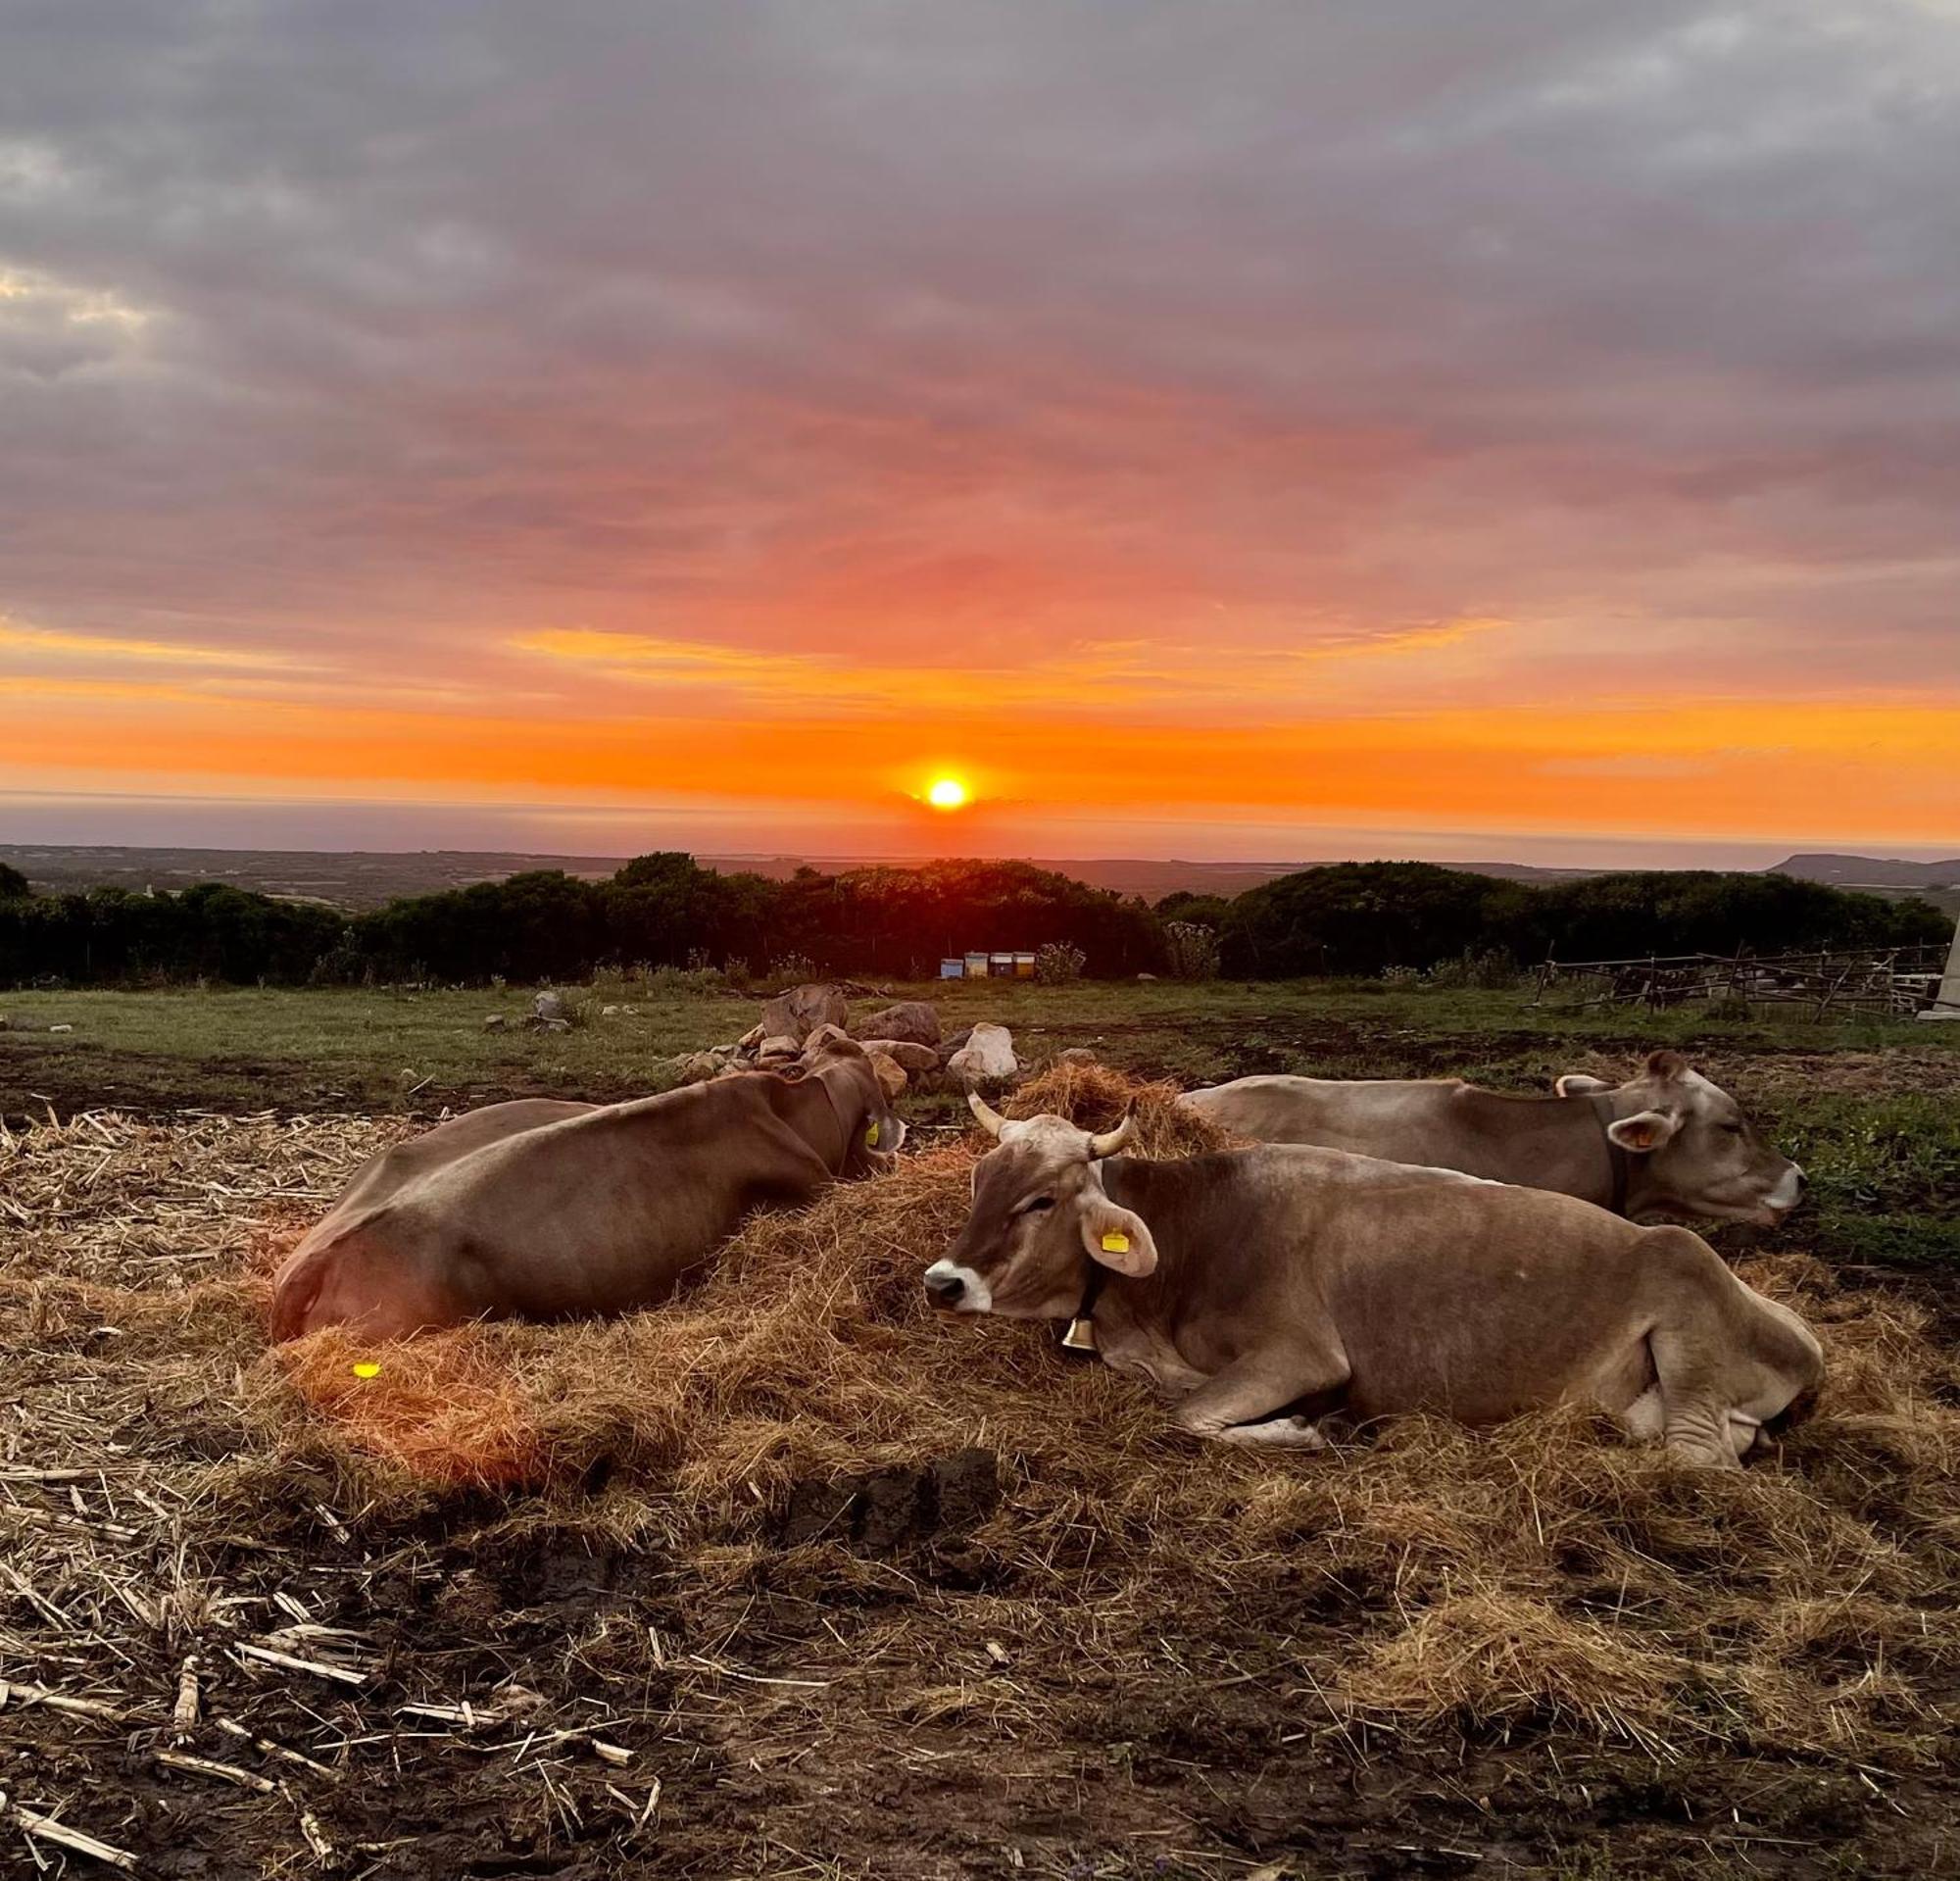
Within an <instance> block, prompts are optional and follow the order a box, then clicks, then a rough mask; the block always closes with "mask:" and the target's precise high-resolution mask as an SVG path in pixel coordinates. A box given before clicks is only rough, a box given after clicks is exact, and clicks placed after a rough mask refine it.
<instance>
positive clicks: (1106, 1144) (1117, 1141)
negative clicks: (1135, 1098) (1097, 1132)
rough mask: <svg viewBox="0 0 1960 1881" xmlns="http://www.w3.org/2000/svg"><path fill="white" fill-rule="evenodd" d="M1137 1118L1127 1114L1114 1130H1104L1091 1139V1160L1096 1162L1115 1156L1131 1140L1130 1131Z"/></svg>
mask: <svg viewBox="0 0 1960 1881" xmlns="http://www.w3.org/2000/svg"><path fill="white" fill-rule="evenodd" d="M1136 1121H1137V1119H1136V1118H1135V1117H1134V1116H1126V1117H1125V1118H1124V1119H1123V1120H1122V1122H1120V1123H1119V1124H1117V1125H1116V1127H1115V1128H1114V1129H1113V1130H1104V1131H1103V1134H1102V1135H1101V1136H1092V1137H1091V1138H1090V1139H1089V1160H1090V1162H1092V1163H1094V1162H1096V1161H1098V1160H1099V1159H1100V1158H1103V1157H1105V1156H1114V1155H1115V1154H1116V1152H1117V1151H1118V1150H1120V1149H1121V1148H1122V1147H1123V1145H1124V1144H1125V1143H1127V1142H1129V1140H1130V1131H1131V1129H1132V1127H1133V1126H1134V1125H1135V1123H1136Z"/></svg>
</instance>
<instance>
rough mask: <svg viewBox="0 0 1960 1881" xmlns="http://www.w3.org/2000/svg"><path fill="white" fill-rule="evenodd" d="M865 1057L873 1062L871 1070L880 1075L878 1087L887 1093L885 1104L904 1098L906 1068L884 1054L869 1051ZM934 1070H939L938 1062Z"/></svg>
mask: <svg viewBox="0 0 1960 1881" xmlns="http://www.w3.org/2000/svg"><path fill="white" fill-rule="evenodd" d="M864 1056H865V1057H866V1058H868V1059H869V1060H870V1061H871V1068H872V1070H874V1071H875V1072H877V1074H878V1087H879V1089H880V1090H882V1091H883V1092H884V1093H885V1102H886V1103H887V1104H889V1103H891V1102H892V1100H893V1099H894V1098H897V1097H901V1096H903V1095H904V1094H905V1088H906V1084H907V1077H906V1067H905V1066H904V1065H903V1064H900V1063H899V1062H898V1060H897V1059H894V1058H888V1057H886V1055H885V1054H884V1053H883V1052H869V1051H867V1052H866V1053H865V1054H864ZM933 1068H934V1069H935V1070H937V1069H938V1068H939V1066H938V1062H937V1061H936V1060H935V1061H934V1064H933Z"/></svg>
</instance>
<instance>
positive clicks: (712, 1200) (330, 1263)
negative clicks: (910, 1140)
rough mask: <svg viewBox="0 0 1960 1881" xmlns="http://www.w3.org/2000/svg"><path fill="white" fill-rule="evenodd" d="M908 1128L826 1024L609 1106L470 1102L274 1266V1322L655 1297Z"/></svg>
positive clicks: (278, 1331) (365, 1322)
mask: <svg viewBox="0 0 1960 1881" xmlns="http://www.w3.org/2000/svg"><path fill="white" fill-rule="evenodd" d="M904 1140H905V1125H904V1124H903V1123H901V1122H900V1121H899V1120H898V1118H897V1117H895V1116H894V1115H893V1114H892V1112H891V1107H890V1105H889V1103H888V1102H887V1100H886V1098H885V1095H884V1092H883V1090H882V1089H881V1088H880V1086H879V1083H878V1079H877V1076H876V1074H875V1073H874V1071H873V1070H872V1067H871V1064H870V1062H869V1060H867V1059H866V1058H865V1056H864V1054H863V1053H862V1052H861V1051H859V1050H858V1047H857V1046H856V1045H854V1044H853V1043H852V1042H851V1041H850V1040H848V1039H830V1040H827V1041H825V1042H824V1043H822V1044H820V1045H819V1046H818V1047H817V1048H816V1049H815V1050H814V1051H813V1052H811V1053H809V1055H807V1056H806V1058H805V1060H804V1062H803V1064H802V1065H800V1066H799V1067H798V1069H797V1070H796V1071H795V1072H793V1073H792V1074H791V1075H788V1076H779V1075H777V1074H776V1073H775V1072H773V1071H760V1072H753V1073H749V1074H746V1075H741V1076H736V1077H726V1078H717V1079H715V1080H713V1081H712V1082H711V1083H706V1084H692V1085H688V1086H686V1087H684V1088H683V1089H681V1090H677V1091H668V1092H666V1093H665V1094H664V1095H662V1096H660V1097H650V1098H639V1099H635V1100H634V1101H633V1102H631V1103H627V1104H610V1105H605V1106H600V1105H592V1104H565V1103H556V1102H551V1101H548V1100H544V1099H527V1100H524V1101H522V1102H519V1103H515V1104H496V1105H492V1106H491V1107H490V1108H489V1109H487V1110H482V1111H474V1112H471V1113H470V1114H468V1115H467V1116H461V1117H458V1118H456V1120H455V1121H454V1122H450V1123H444V1124H441V1125H439V1126H438V1127H437V1128H435V1129H433V1130H431V1131H429V1132H428V1133H427V1134H426V1135H425V1136H420V1137H417V1138H416V1139H415V1140H414V1141H412V1142H408V1143H403V1144H400V1145H398V1146H397V1147H396V1148H394V1149H392V1150H389V1151H386V1152H385V1153H384V1154H382V1155H381V1156H378V1157H376V1158H374V1159H373V1161H372V1162H370V1163H368V1164H367V1165H366V1167H364V1168H363V1169H362V1170H361V1171H360V1173H359V1174H357V1175H356V1177H355V1178H354V1181H353V1183H352V1185H351V1186H350V1187H349V1189H348V1191H347V1193H346V1195H345V1196H343V1197H342V1198H341V1200H340V1202H339V1203H338V1205H337V1206H336V1207H335V1208H334V1210H333V1212H332V1213H330V1214H329V1215H327V1217H326V1218H325V1219H324V1220H323V1221H321V1222H320V1223H319V1225H318V1226H317V1227H315V1228H314V1229H313V1231H312V1232H311V1233H310V1234H309V1235H308V1236H307V1237H306V1239H305V1240H304V1241H302V1242H301V1243H300V1245H299V1247H298V1248H297V1249H296V1250H295V1251H294V1253H293V1255H292V1257H291V1259H289V1260H288V1261H287V1262H286V1263H285V1265H284V1266H283V1267H281V1268H280V1270H279V1273H278V1277H277V1279H276V1280H275V1281H274V1283H273V1294H272V1333H273V1336H274V1337H275V1338H278V1339H291V1338H296V1337H298V1336H299V1335H300V1334H302V1333H306V1332H313V1331H316V1330H318V1329H319V1327H321V1326H328V1325H346V1326H351V1327H353V1328H355V1329H357V1330H358V1331H360V1332H362V1333H364V1334H366V1335H367V1336H368V1337H370V1338H375V1339H387V1338H396V1337H399V1336H401V1335H403V1334H406V1333H411V1332H415V1331H417V1330H418V1329H420V1328H423V1327H431V1326H450V1325H458V1324H461V1323H462V1322H464V1321H466V1320H469V1319H504V1318H515V1319H564V1318H572V1317H577V1316H580V1315H584V1314H589V1313H613V1312H625V1311H627V1310H628V1309H629V1308H633V1307H645V1306H651V1305H653V1304H654V1303H655V1302H657V1301H660V1300H663V1299H665V1298H666V1296H667V1295H668V1294H669V1293H671V1292H672V1291H673V1287H674V1283H675V1282H676V1281H677V1280H678V1279H679V1278H680V1277H681V1275H682V1274H683V1273H685V1272H686V1271H687V1270H688V1269H689V1268H691V1267H694V1266H697V1265H699V1264H700V1263H701V1262H704V1261H706V1260H707V1259H708V1258H709V1256H710V1255H711V1254H712V1253H713V1252H714V1250H715V1249H716V1248H717V1247H718V1246H720V1244H721V1243H722V1242H723V1241H725V1240H726V1239H727V1238H728V1236H729V1235H731V1234H733V1233H734V1231H735V1229H736V1227H737V1225H738V1224H739V1223H740V1222H741V1220H742V1217H743V1216H744V1215H745V1214H747V1213H749V1212H750V1210H752V1209H756V1208H760V1207H764V1206H777V1207H781V1206H788V1205H794V1204H797V1203H802V1202H807V1201H808V1200H809V1198H810V1197H811V1196H812V1195H814V1194H815V1193H816V1192H817V1190H818V1189H820V1188H822V1187H823V1186H824V1185H825V1184H826V1183H828V1182H830V1181H832V1180H833V1179H835V1178H837V1177H842V1176H853V1175H864V1174H869V1173H872V1172H874V1171H881V1170H884V1169H889V1168H890V1167H891V1166H892V1163H893V1153H894V1152H895V1151H897V1149H898V1148H899V1146H900V1144H901V1143H903V1142H904Z"/></svg>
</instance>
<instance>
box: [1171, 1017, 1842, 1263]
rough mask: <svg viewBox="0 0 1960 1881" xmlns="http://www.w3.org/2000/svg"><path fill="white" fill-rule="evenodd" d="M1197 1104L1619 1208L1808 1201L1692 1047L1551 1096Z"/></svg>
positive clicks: (1745, 1208) (1708, 1211) (1241, 1126)
mask: <svg viewBox="0 0 1960 1881" xmlns="http://www.w3.org/2000/svg"><path fill="white" fill-rule="evenodd" d="M1183 1102H1184V1104H1185V1105H1186V1106H1187V1107H1188V1108H1189V1109H1190V1110H1191V1111H1192V1112H1194V1113H1195V1114H1197V1115H1199V1116H1201V1117H1203V1118H1204V1119H1205V1120H1206V1121H1208V1122H1211V1123H1215V1124H1216V1125H1217V1126H1218V1127H1219V1128H1220V1129H1221V1130H1227V1131H1229V1132H1231V1134H1233V1135H1234V1136H1243V1137H1249V1138H1250V1139H1251V1140H1252V1141H1253V1142H1255V1143H1310V1144H1314V1145H1316V1146H1317V1147H1318V1148H1320V1149H1323V1150H1348V1151H1351V1152H1352V1153H1353V1154H1355V1155H1356V1156H1378V1157H1381V1158H1382V1159H1383V1160H1384V1161H1386V1162H1389V1163H1416V1164H1419V1165H1421V1166H1423V1167H1427V1168H1441V1169H1460V1170H1461V1171H1462V1172H1463V1173H1464V1174H1465V1175H1481V1176H1484V1177H1486V1178H1487V1179H1488V1180H1490V1181H1493V1182H1518V1183H1522V1184H1524V1185H1525V1186H1526V1187H1527V1188H1533V1189H1551V1190H1555V1191H1556V1192H1557V1193H1558V1194H1560V1195H1573V1196H1577V1197H1579V1198H1580V1200H1582V1201H1585V1202H1596V1203H1597V1204H1598V1205H1599V1206H1600V1207H1601V1208H1603V1209H1611V1210H1612V1211H1613V1213H1615V1214H1627V1215H1634V1216H1640V1215H1642V1214H1648V1213H1671V1214H1692V1215H1699V1216H1702V1217H1703V1218H1705V1219H1707V1220H1711V1221H1750V1222H1754V1223H1755V1224H1756V1225H1757V1226H1758V1227H1775V1226H1776V1225H1777V1224H1778V1223H1779V1222H1781V1221H1782V1220H1783V1219H1784V1217H1785V1216H1786V1215H1788V1214H1789V1212H1790V1210H1792V1209H1793V1208H1795V1207H1796V1205H1797V1204H1798V1203H1799V1202H1800V1201H1801V1200H1802V1199H1803V1179H1804V1178H1803V1171H1802V1170H1801V1169H1800V1168H1798V1167H1797V1165H1796V1164H1795V1163H1792V1162H1790V1161H1789V1158H1788V1157H1785V1156H1780V1155H1778V1153H1777V1152H1776V1151H1775V1150H1774V1149H1773V1148H1772V1147H1771V1146H1770V1145H1769V1144H1768V1143H1766V1142H1765V1141H1764V1140H1763V1138H1762V1135H1761V1133H1760V1132H1759V1131H1758V1130H1757V1129H1756V1126H1755V1124H1754V1123H1753V1122H1752V1121H1751V1120H1750V1119H1749V1117H1748V1116H1747V1115H1745V1114H1743V1111H1742V1108H1741V1106H1740V1105H1739V1104H1738V1103H1737V1102H1736V1100H1735V1099H1734V1098H1732V1097H1731V1096H1730V1095H1729V1093H1728V1092H1727V1091H1725V1090H1723V1089H1722V1088H1721V1087H1720V1086H1719V1085H1717V1084H1714V1083H1712V1082H1710V1080H1709V1079H1707V1078H1706V1077H1704V1076H1703V1075H1702V1074H1701V1073H1700V1072H1699V1071H1697V1070H1695V1069H1694V1068H1693V1066H1692V1065H1691V1064H1689V1062H1688V1061H1687V1060H1686V1059H1685V1058H1683V1057H1682V1055H1681V1054H1680V1053H1679V1052H1654V1053H1652V1054H1651V1055H1650V1056H1649V1057H1648V1059H1647V1061H1646V1063H1645V1064H1643V1065H1642V1067H1641V1069H1640V1071H1639V1073H1638V1074H1637V1075H1635V1076H1634V1077H1631V1078H1629V1079H1627V1080H1626V1081H1625V1082H1624V1083H1621V1084H1608V1083H1607V1082H1606V1080H1605V1079H1604V1078H1599V1077H1588V1076H1586V1075H1585V1074H1584V1073H1581V1072H1568V1073H1567V1074H1566V1075H1565V1076H1564V1077H1561V1078H1560V1079H1559V1080H1558V1083H1557V1086H1556V1094H1555V1095H1554V1096H1551V1097H1519V1096H1514V1095H1512V1094H1510V1093H1508V1092H1503V1091H1485V1090H1480V1089H1478V1087H1477V1086H1476V1085H1474V1084H1466V1083H1464V1082H1463V1080H1462V1079H1461V1078H1320V1077H1286V1076H1259V1077H1242V1078H1235V1079H1234V1080H1233V1081H1232V1082H1231V1083H1230V1084H1213V1085H1210V1086H1208V1087H1206V1088H1205V1089H1203V1090H1199V1091H1193V1092H1191V1093H1190V1094H1189V1095H1188V1096H1187V1097H1185V1098H1184V1099H1183Z"/></svg>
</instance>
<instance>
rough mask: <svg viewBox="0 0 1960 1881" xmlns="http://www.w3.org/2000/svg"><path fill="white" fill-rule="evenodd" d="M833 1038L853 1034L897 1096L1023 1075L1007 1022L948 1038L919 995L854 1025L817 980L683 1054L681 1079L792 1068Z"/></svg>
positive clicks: (1002, 1084)
mask: <svg viewBox="0 0 1960 1881" xmlns="http://www.w3.org/2000/svg"><path fill="white" fill-rule="evenodd" d="M827 1037H843V1038H850V1039H855V1040H856V1041H857V1042H858V1045H859V1046H861V1047H862V1048H863V1050H864V1053H865V1055H866V1056H867V1057H868V1058H869V1059H870V1061H871V1064H872V1065H873V1067H874V1068H875V1069H876V1070H877V1073H878V1078H879V1081H880V1082H881V1083H882V1084H883V1085H884V1087H885V1091H886V1094H887V1095H888V1096H891V1097H897V1096H898V1095H899V1094H900V1093H901V1092H902V1091H905V1090H907V1088H910V1089H913V1090H930V1089H935V1088H938V1087H939V1086H940V1085H941V1084H950V1085H952V1086H953V1087H954V1088H955V1089H956V1090H961V1091H983V1092H985V1091H1000V1090H1005V1088H1006V1087H1007V1086H1008V1085H1009V1084H1011V1083H1013V1082H1014V1080H1015V1079H1016V1078H1018V1077H1019V1076H1020V1074H1021V1066H1020V1064H1019V1061H1018V1060H1016V1059H1015V1057H1014V1045H1013V1040H1012V1038H1011V1037H1010V1036H1009V1035H1008V1032H1007V1028H1006V1027H1005V1025H989V1024H980V1025H975V1026H973V1027H971V1028H970V1029H969V1030H967V1031H964V1032H958V1033H956V1034H955V1035H954V1036H953V1037H951V1038H948V1037H945V1036H943V1034H942V1031H941V1027H940V1022H939V1013H938V1010H937V1009H936V1008H934V1007H932V1006H930V1005H928V1004H927V1003H926V1002H925V1001H924V1000H913V999H907V1000H898V1001H896V1002H894V1003H893V1004H892V1005H890V1006H883V1007H880V1008H879V1009H878V1010H877V1011H876V1012H875V1013H867V1014H866V1015H864V1016H863V1017H862V1018H860V1019H858V1021H857V1022H856V1024H853V1023H852V1020H851V1007H850V1003H849V1002H848V1001H847V1000H846V999H845V997H844V994H843V992H842V990H841V989H840V988H838V987H836V986H832V985H829V984H827V983H819V984H812V985H809V986H793V987H791V988H790V990H789V991H788V992H787V993H779V994H777V996H776V997H775V998H774V999H772V1000H770V1001H769V1002H768V1004H767V1005H765V1006H764V1007H763V1008H762V1016H761V1017H760V1019H759V1020H758V1021H757V1022H756V1023H755V1024H754V1025H752V1026H751V1027H750V1028H749V1029H748V1031H746V1032H745V1033H743V1035H742V1036H741V1037H740V1038H739V1039H737V1040H736V1041H735V1043H734V1044H732V1045H715V1046H711V1048H710V1049H709V1050H707V1051H705V1052H696V1053H694V1054H692V1055H691V1056H690V1057H688V1058H686V1059H684V1060H683V1061H682V1062H681V1066H680V1071H681V1076H682V1078H683V1079H684V1080H686V1081H687V1082H689V1083H696V1082H699V1081H700V1080H701V1079H703V1078H711V1077H722V1076H725V1075H726V1074H727V1073H729V1072H731V1071H754V1070H763V1071H774V1070H786V1069H788V1068H789V1066H790V1065H792V1064H795V1063H796V1062H797V1061H798V1060H799V1059H801V1058H802V1057H803V1056H804V1054H805V1053H806V1052H808V1051H809V1050H810V1049H811V1048H812V1047H814V1046H817V1045H821V1044H822V1043H823V1041H824V1039H825V1038H827Z"/></svg>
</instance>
